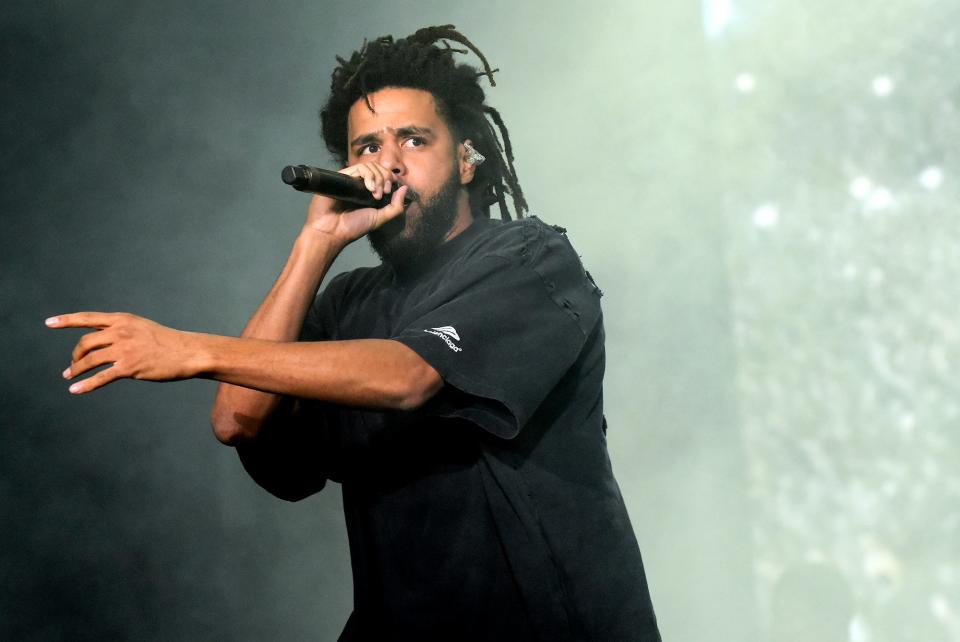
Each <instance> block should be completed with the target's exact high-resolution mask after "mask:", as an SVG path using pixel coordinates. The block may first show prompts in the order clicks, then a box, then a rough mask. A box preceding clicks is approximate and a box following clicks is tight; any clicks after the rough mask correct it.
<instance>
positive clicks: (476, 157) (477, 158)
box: [463, 140, 487, 166]
mask: <svg viewBox="0 0 960 642" xmlns="http://www.w3.org/2000/svg"><path fill="white" fill-rule="evenodd" d="M463 148H464V149H466V150H467V155H466V156H465V157H464V159H463V160H465V161H467V162H468V163H470V164H471V165H473V166H477V165H479V164H480V163H482V162H483V161H485V160H487V157H486V156H484V155H483V154H481V153H480V152H478V151H477V150H475V149H474V148H473V145H471V144H470V142H469V141H466V140H465V141H463Z"/></svg>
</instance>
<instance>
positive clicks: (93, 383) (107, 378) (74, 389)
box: [68, 368, 121, 395]
mask: <svg viewBox="0 0 960 642" xmlns="http://www.w3.org/2000/svg"><path fill="white" fill-rule="evenodd" d="M120 378H121V375H120V374H119V373H118V372H117V371H116V368H107V369H106V370H101V371H100V372H98V373H97V374H95V375H93V376H92V377H87V378H86V379H84V380H83V381H78V382H76V383H75V384H73V385H71V386H70V388H68V390H70V392H71V393H72V394H75V395H82V394H83V393H85V392H90V391H92V390H96V389H97V388H102V387H103V386H105V385H107V384H108V383H110V382H111V381H116V380H117V379H120Z"/></svg>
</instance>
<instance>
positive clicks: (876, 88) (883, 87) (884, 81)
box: [873, 76, 893, 98]
mask: <svg viewBox="0 0 960 642" xmlns="http://www.w3.org/2000/svg"><path fill="white" fill-rule="evenodd" d="M873 93H874V94H876V95H877V96H878V97H880V98H885V97H886V96H889V95H890V94H892V93H893V80H892V79H891V78H890V76H877V77H876V78H874V79H873Z"/></svg>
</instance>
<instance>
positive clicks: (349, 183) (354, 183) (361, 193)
mask: <svg viewBox="0 0 960 642" xmlns="http://www.w3.org/2000/svg"><path fill="white" fill-rule="evenodd" d="M280 178H281V179H283V182H284V183H286V184H287V185H289V186H290V187H292V188H293V189H296V190H300V191H301V192H312V193H314V194H323V195H324V196H329V197H330V198H334V199H336V200H338V201H340V202H341V203H346V204H348V205H352V206H353V209H356V208H359V207H376V208H381V207H385V206H386V205H389V204H390V197H391V196H393V193H392V192H391V193H390V194H384V195H383V198H379V199H377V198H374V197H373V194H371V193H370V190H368V189H367V188H366V186H365V185H364V184H363V179H362V178H356V177H353V176H347V175H346V174H341V173H340V172H332V171H330V170H328V169H320V168H318V167H310V166H308V165H287V166H286V167H284V168H283V171H282V172H281V173H280ZM397 187H398V183H394V184H393V188H394V189H396V188H397ZM412 201H413V197H412V195H411V193H410V191H409V188H408V191H407V194H406V196H404V198H403V206H404V207H406V206H407V205H409V204H410V203H411V202H412Z"/></svg>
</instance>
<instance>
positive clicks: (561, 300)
mask: <svg viewBox="0 0 960 642" xmlns="http://www.w3.org/2000/svg"><path fill="white" fill-rule="evenodd" d="M484 226H485V229H483V231H482V232H481V233H480V234H478V235H477V237H476V238H475V240H474V241H473V243H471V246H470V247H469V248H468V249H467V251H466V252H465V253H464V259H465V260H468V261H471V260H488V261H490V260H492V261H495V262H497V263H500V264H504V263H505V264H507V265H508V270H509V271H513V272H526V273H528V274H530V273H533V274H536V275H537V278H535V279H534V280H535V281H536V282H537V283H538V288H542V290H543V291H544V292H545V293H546V294H547V296H548V297H549V298H550V299H552V300H553V302H554V303H555V304H556V305H557V306H558V307H560V308H562V309H563V310H564V311H565V312H567V314H569V315H570V316H571V317H572V318H574V320H576V321H577V322H578V323H579V324H580V325H581V326H582V327H584V328H585V329H586V328H589V327H590V326H592V325H593V323H594V322H595V321H596V320H597V319H598V318H599V316H600V297H601V296H603V293H602V292H601V290H600V288H598V287H597V285H596V283H594V281H593V278H592V277H591V276H590V273H589V272H587V270H586V268H584V266H583V263H582V261H581V259H580V256H579V254H578V253H577V251H576V250H575V249H574V248H573V245H572V244H571V243H570V239H569V238H568V237H567V232H566V230H565V229H564V228H562V227H560V226H557V225H550V224H549V223H546V222H545V221H543V220H541V219H540V218H537V217H534V216H531V217H528V218H524V219H520V220H514V221H505V222H499V221H489V222H485V223H484ZM531 276H532V274H531Z"/></svg>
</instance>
